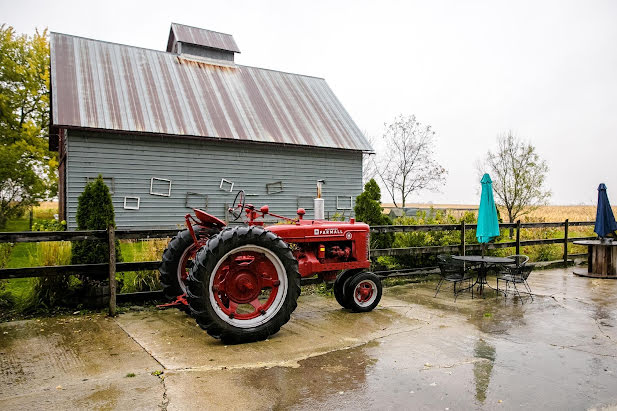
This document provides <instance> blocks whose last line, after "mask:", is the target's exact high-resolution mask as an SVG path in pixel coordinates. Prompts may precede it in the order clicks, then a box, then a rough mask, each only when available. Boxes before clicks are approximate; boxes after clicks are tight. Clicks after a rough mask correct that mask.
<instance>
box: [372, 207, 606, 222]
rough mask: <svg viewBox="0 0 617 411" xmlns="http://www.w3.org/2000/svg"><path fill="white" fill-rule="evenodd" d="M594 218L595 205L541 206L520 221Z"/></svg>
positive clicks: (591, 219)
mask: <svg viewBox="0 0 617 411" xmlns="http://www.w3.org/2000/svg"><path fill="white" fill-rule="evenodd" d="M381 206H382V207H384V209H385V210H386V211H388V209H389V208H392V207H394V204H387V203H384V204H382V205H381ZM405 207H410V208H431V207H433V208H437V209H444V208H445V209H453V210H460V209H470V210H477V209H478V206H477V205H472V204H422V203H412V204H408V205H407V204H406V205H405ZM499 211H500V212H501V215H502V216H503V217H505V216H506V211H505V209H504V208H500V210H499ZM613 212H614V213H615V214H616V215H617V207H613ZM595 218H596V207H595V206H583V205H578V206H554V205H551V206H542V207H539V208H538V209H537V210H535V211H533V212H531V213H530V214H527V215H525V216H523V217H522V218H521V221H528V222H542V221H564V220H565V219H569V220H570V221H593V220H595Z"/></svg>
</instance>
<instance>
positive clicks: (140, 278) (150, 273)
mask: <svg viewBox="0 0 617 411" xmlns="http://www.w3.org/2000/svg"><path fill="white" fill-rule="evenodd" d="M167 243H168V240H167V239H152V240H126V241H122V242H121V243H120V247H121V248H122V255H123V256H124V261H160V260H161V258H162V255H163V251H164V250H165V248H166V247H167ZM117 278H118V279H119V280H120V282H121V284H122V287H121V290H120V292H123V293H132V292H137V291H151V290H159V289H160V288H161V283H160V281H159V272H158V270H147V271H129V272H124V273H119V274H118V277H117Z"/></svg>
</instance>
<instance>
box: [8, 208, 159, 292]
mask: <svg viewBox="0 0 617 411" xmlns="http://www.w3.org/2000/svg"><path fill="white" fill-rule="evenodd" d="M56 212H57V204H56V203H53V202H50V203H43V204H41V206H39V207H35V208H34V211H33V216H34V218H33V223H42V222H44V221H49V220H52V219H53V216H54V214H55V213H56ZM29 229H30V217H29V214H28V213H26V214H25V215H24V216H22V217H20V218H17V219H12V220H10V221H9V222H8V223H7V225H6V227H4V228H3V229H0V231H2V232H16V231H29ZM166 245H167V240H166V239H162V240H145V241H138V240H126V241H121V242H120V250H121V252H122V260H123V261H126V262H132V261H155V260H160V258H161V255H162V253H163V250H164V249H165V247H166ZM58 247H60V249H62V253H58V251H59V250H58ZM68 247H70V246H69V245H68V243H65V242H60V243H17V244H14V245H13V246H12V247H11V251H10V255H9V257H8V260H7V261H6V263H5V264H4V266H5V268H21V267H36V266H44V265H62V264H68V263H70V261H68V260H70V257H67V253H68V256H70V251H69V250H68ZM57 254H63V256H59V255H57ZM60 260H62V261H60ZM0 265H2V263H1V262H0ZM117 278H118V280H121V282H122V284H123V288H122V290H119V291H120V292H132V291H140V290H142V289H144V288H148V287H152V286H157V285H158V274H157V272H156V271H150V272H141V273H136V272H126V273H118V274H117ZM34 281H35V279H34V278H20V279H13V280H8V281H6V283H5V291H7V292H9V293H10V294H11V295H13V297H15V299H16V300H17V301H22V300H24V299H25V298H26V297H27V296H28V294H29V292H30V290H31V289H32V286H33V283H34Z"/></svg>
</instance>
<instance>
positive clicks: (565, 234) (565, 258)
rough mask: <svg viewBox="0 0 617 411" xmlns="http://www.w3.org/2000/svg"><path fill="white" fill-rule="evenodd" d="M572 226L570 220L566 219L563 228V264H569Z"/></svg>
mask: <svg viewBox="0 0 617 411" xmlns="http://www.w3.org/2000/svg"><path fill="white" fill-rule="evenodd" d="M569 225H570V220H569V219H567V218H566V221H565V223H564V227H563V263H564V264H566V265H567V264H568V227H569Z"/></svg>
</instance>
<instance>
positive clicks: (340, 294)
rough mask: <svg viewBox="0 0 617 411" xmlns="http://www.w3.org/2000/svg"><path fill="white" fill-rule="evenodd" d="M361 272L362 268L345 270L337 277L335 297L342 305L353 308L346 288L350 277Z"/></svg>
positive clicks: (334, 287)
mask: <svg viewBox="0 0 617 411" xmlns="http://www.w3.org/2000/svg"><path fill="white" fill-rule="evenodd" d="M360 272H362V269H355V270H345V271H342V272H341V273H340V274H339V275H338V276H337V277H336V280H334V286H333V289H334V298H336V302H338V303H339V304H340V305H341V307H343V308H348V309H351V303H350V302H349V301H348V298H347V296H346V294H345V288H346V286H347V283H348V281H349V279H351V278H352V277H353V276H354V275H356V274H358V273H360Z"/></svg>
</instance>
